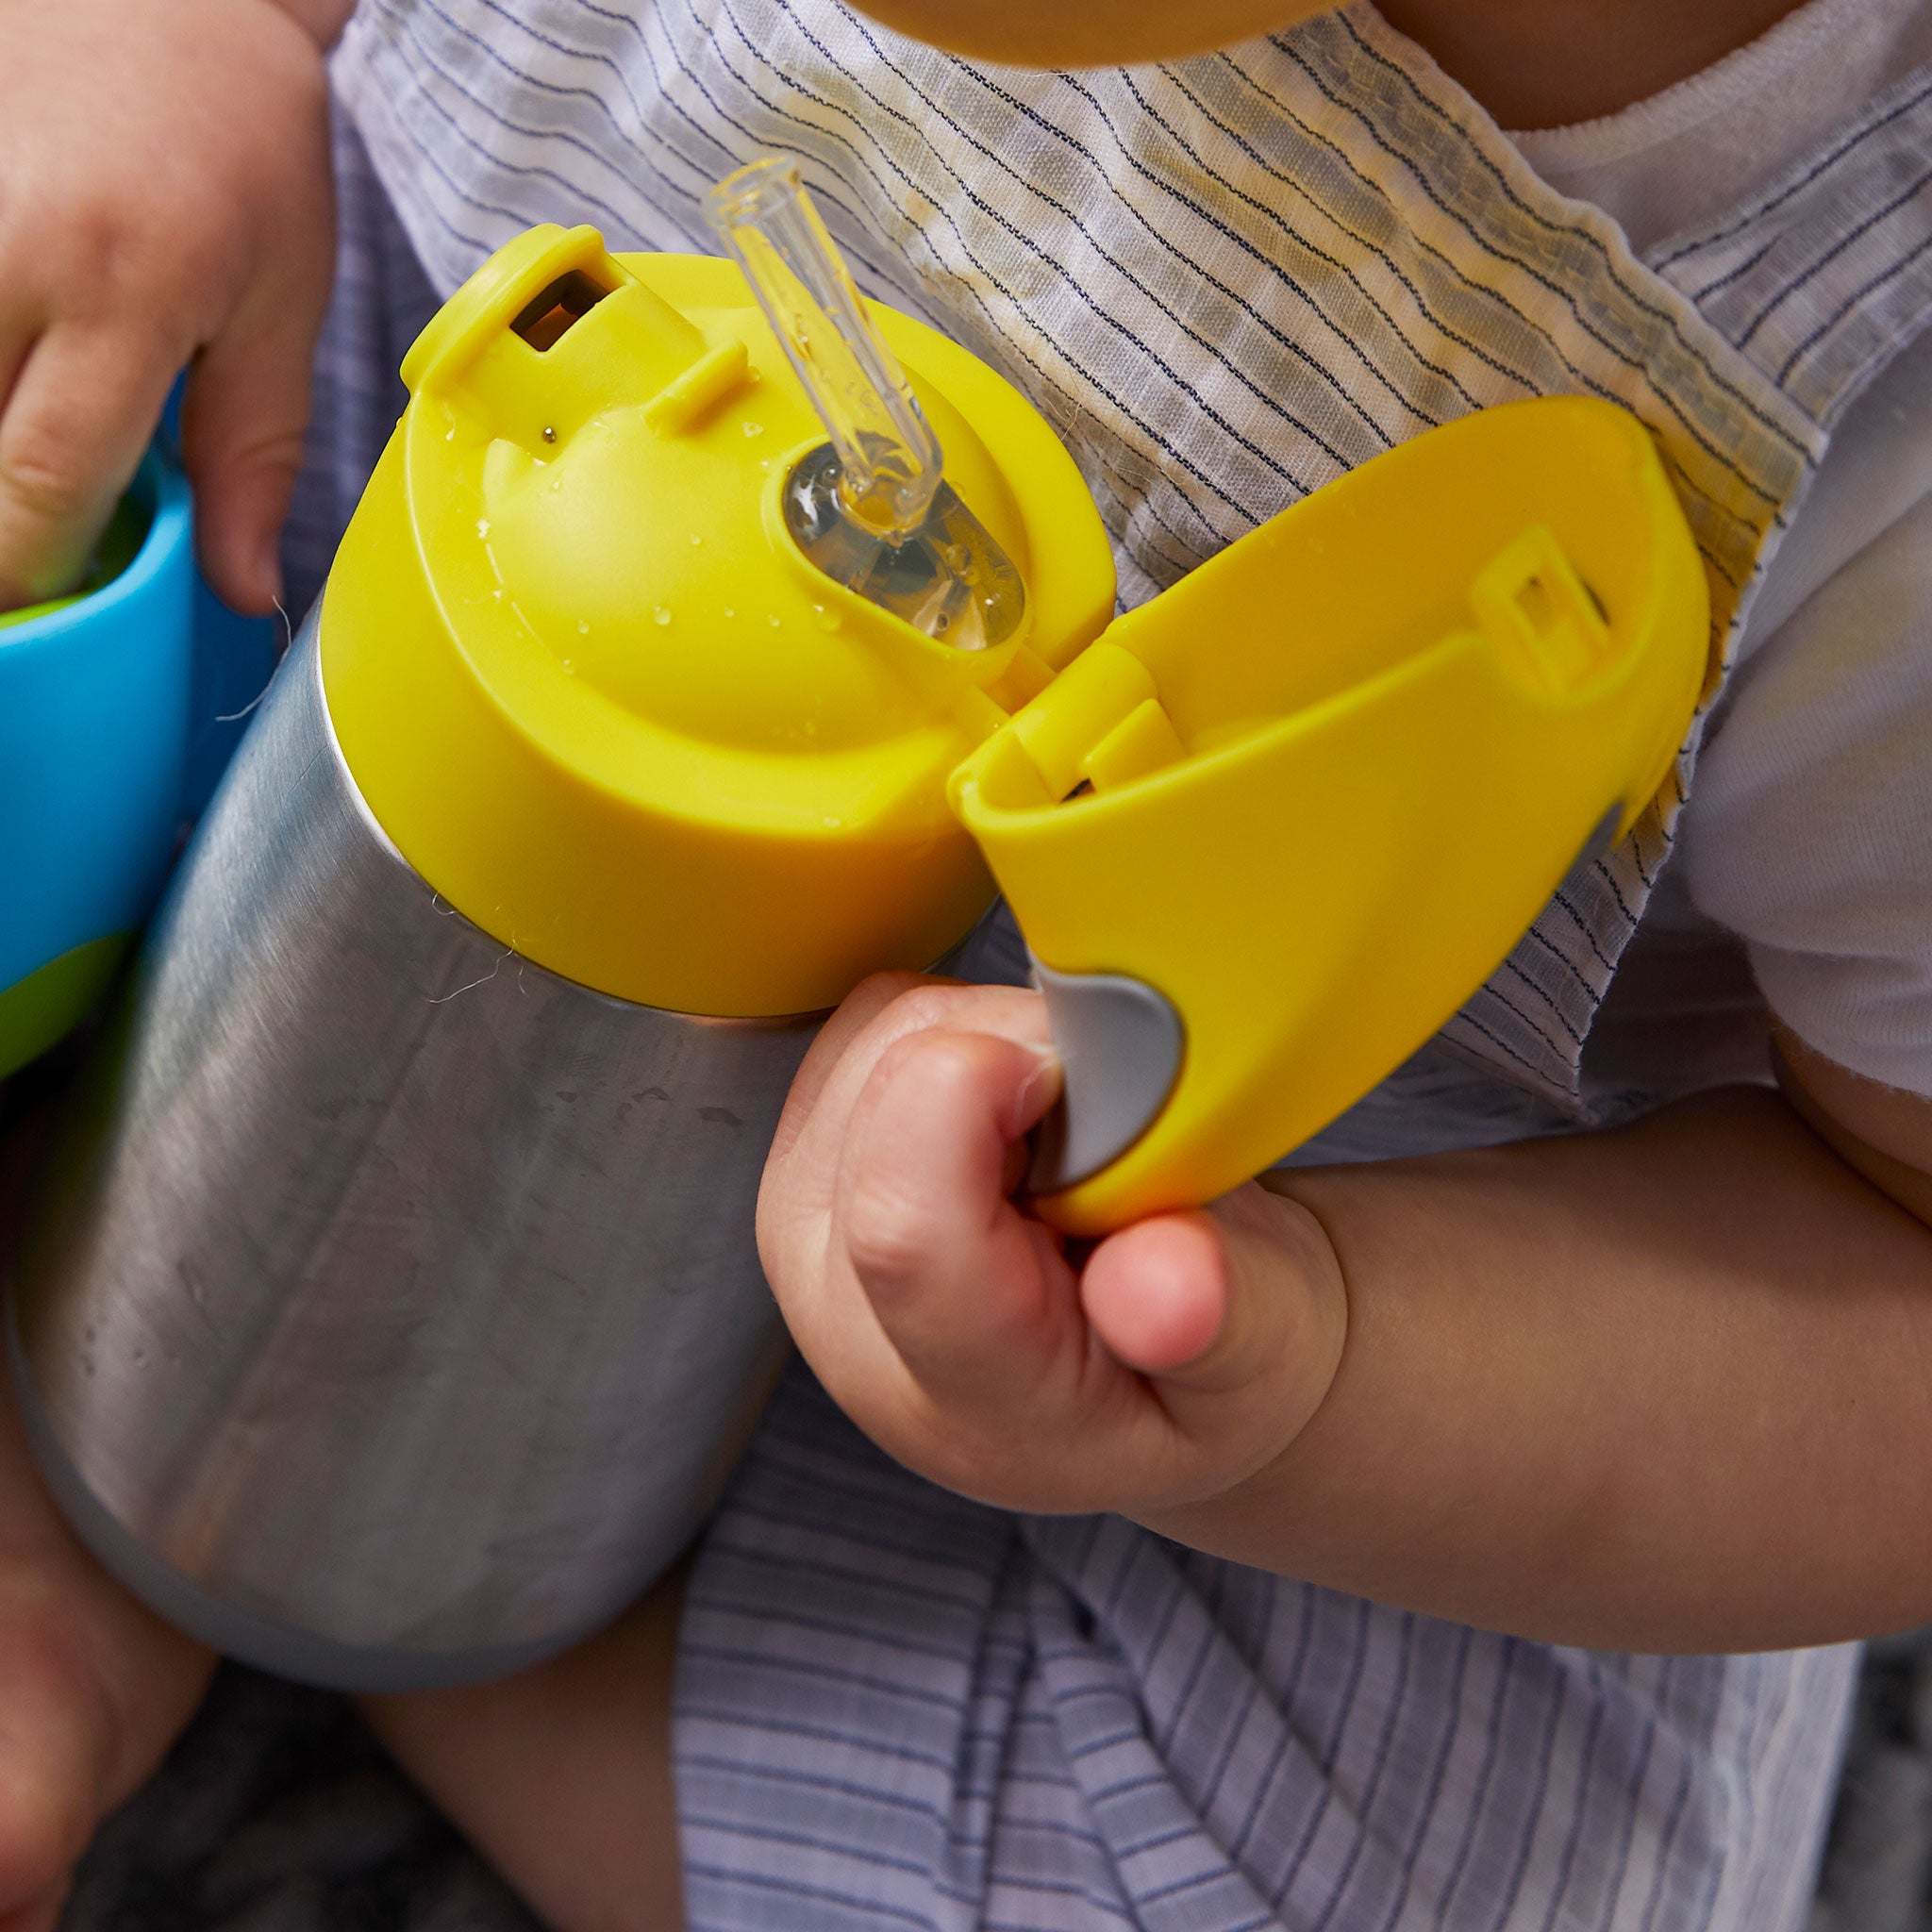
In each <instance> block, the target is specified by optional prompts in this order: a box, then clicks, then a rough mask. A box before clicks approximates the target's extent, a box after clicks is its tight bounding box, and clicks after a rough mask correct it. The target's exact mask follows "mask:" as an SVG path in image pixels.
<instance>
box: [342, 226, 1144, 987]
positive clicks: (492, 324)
mask: <svg viewBox="0 0 1932 1932" xmlns="http://www.w3.org/2000/svg"><path fill="white" fill-rule="evenodd" d="M874 312H875V314H876V317H877V320H878V321H879V323H880V325H881V327H882V329H883V331H884V333H885V335H886V337H887V340H888V341H890V343H891V347H892V348H893V350H894V351H895V353H896V354H897V355H898V357H899V358H900V359H901V361H902V362H903V363H904V364H905V366H906V369H907V371H908V375H909V376H910V378H911V381H912V385H913V388H914V391H915V392H916V393H917V395H918V397H919V400H920V404H921V407H922V408H924V410H925V412H926V414H927V416H928V418H929V419H930V421H931V422H932V424H933V426H934V428H935V429H936V431H937V432H938V435H939V438H940V441H941V444H942V446H943V447H944V449H945V451H946V456H947V478H948V481H949V482H950V483H951V484H952V486H953V487H954V488H955V489H956V490H957V491H958V494H959V495H960V497H961V498H962V499H963V500H964V501H965V502H966V503H967V505H968V506H969V507H970V508H972V509H973V510H974V512H975V513H976V514H977V515H978V517H979V518H980V519H981V521H982V522H983V523H984V525H986V527H987V528H988V529H989V530H990V531H991V534H992V535H993V537H994V538H995V539H996V540H997V541H998V542H999V544H1000V546H1001V547H1002V548H1003V549H1004V550H1005V552H1006V553H1007V555H1008V557H1009V558H1012V560H1013V561H1014V563H1015V564H1016V565H1017V566H1018V568H1019V570H1020V573H1021V575H1022V576H1023V577H1024V580H1025V583H1026V589H1027V602H1026V616H1025V620H1024V623H1023V625H1022V626H1021V628H1020V630H1019V631H1018V632H1017V633H1016V634H1015V635H1013V636H1011V637H1010V638H1008V639H1007V640H1006V641H1002V642H1001V643H999V644H997V645H995V646H993V647H991V648H990V649H987V650H984V651H978V652H969V651H962V650H958V649H955V648H953V647H952V646H949V645H947V644H944V643H941V642H938V641H933V640H932V639H929V638H927V637H924V636H923V635H922V634H921V633H920V632H918V631H917V630H915V629H913V628H912V626H911V625H908V624H907V623H905V622H904V621H902V620H901V619H899V618H897V617H894V616H892V615H891V614H890V613H888V612H887V611H885V610H883V609H881V608H878V607H877V606H875V605H874V604H872V603H871V602H869V601H867V600H866V599H865V598H863V597H861V596H858V595H857V594H856V593H854V592H853V591H847V590H845V589H842V588H841V586H840V585H838V584H836V583H834V582H833V581H832V580H830V579H829V578H827V577H825V576H824V575H822V574H821V573H819V572H818V571H817V570H815V569H814V568H813V567H812V566H811V564H809V563H808V561H807V560H806V558H804V557H803V556H802V555H801V553H800V552H799V550H798V547H797V545H796V544H795V543H794V542H793V541H792V540H791V536H790V534H789V533H788V531H787V529H786V527H785V522H784V513H783V508H782V502H781V491H782V489H783V486H784V484H785V482H786V479H787V477H788V476H789V475H790V474H791V469H792V468H793V466H794V465H795V464H796V462H797V461H798V459H799V458H801V457H802V456H803V455H805V454H806V453H807V452H808V451H809V450H811V449H813V448H815V447H816V446H817V445H819V444H820V443H822V442H823V441H824V432H823V430H822V429H821V427H820V426H819V424H818V420H817V418H816V417H815V416H814V415H813V413H812V411H811V409H810V407H809V405H808V401H807V398H806V396H805V394H804V392H803V391H802V389H801V388H800V386H799V384H798V381H797V379H796V377H795V376H794V375H792V374H791V369H790V368H789V367H788V365H787V363H786V360H785V358H784V356H783V355H782V353H781V352H780V350H779V348H778V346H777V344H776V342H775V341H774V339H773V337H772V336H771V334H770V331H769V329H768V328H767V325H766V324H765V322H764V319H763V317H762V315H761V314H760V313H759V311H758V308H757V307H756V305H755V303H754V301H753V299H752V296H751V294H750V292H749V291H748V290H747V288H746V286H745V284H744V281H743V278H742V276H741V274H740V272H739V270H738V269H737V268H736V267H735V266H734V265H732V264H730V263H728V262H725V261H722V260H717V259H713V258H706V257H679V256H624V257H614V256H611V255H609V254H608V253H607V252H606V250H605V249H604V246H603V244H602V242H601V241H600V240H599V238H598V236H597V234H596V232H595V231H594V230H593V229H591V228H577V229H575V230H572V231H570V232H565V231H563V230H561V229H558V228H556V227H544V228H539V229H535V230H533V231H532V232H531V233H529V234H527V235H525V236H524V237H522V238H520V239H519V240H518V241H517V242H513V243H511V244H510V245H509V246H508V248H506V249H504V250H503V251H502V252H501V253H500V254H499V255H497V256H496V257H495V258H492V259H491V261H490V262H489V263H488V264H487V265H486V266H485V267H484V268H483V269H482V270H481V271H479V272H478V274H477V275H475V277H473V279H472V280H471V281H470V282H469V283H468V284H466V285H465V287H464V288H463V289H462V290H461V291H458V294H457V295H456V296H455V297H454V298H453V299H452V300H451V302H450V303H449V304H448V306H447V307H446V308H444V309H443V310H442V311H441V314H439V315H438V316H437V318H436V319H435V320H434V321H433V322H432V323H431V324H430V325H429V326H428V327H427V328H426V329H425V331H424V333H423V335H422V337H421V338H420V340H419V341H417V342H416V344H415V346H414V347H413V348H412V349H411V350H410V352H409V355H408V358H407V359H406V361H405V362H404V365H403V374H404V378H405V380H406V382H407V383H408V387H409V390H410V401H409V405H408V409H407V410H406V411H405V413H404V416H403V418H402V421H401V423H400V424H399V425H398V426H397V429H396V432H395V435H394V437H393V439H392V440H391V443H390V445H389V448H388V450H387V452H386V453H385V455H384V457H383V458H382V461H381V464H380V467H379V468H378V470H377V472H376V475H375V479H374V481H373V482H372V483H371V485H370V488H369V491H368V492H367V494H366V495H365V496H364V498H363V502H362V505H361V507H360V508H359V509H358V512H357V514H356V517H355V519H354V521H353V523H352V524H351V525H350V528H349V531H348V534H347V536H346V537H345V539H344V541H343V543H342V547H341V554H340V556H339V557H338V558H337V562H336V567H335V570H334V572H333V573H332V575H331V576H330V579H329V584H328V589H327V591H326V594H325V601H324V606H323V615H322V635H321V650H322V671H323V680H324V688H325V692H326V695H327V699H328V708H329V714H330V718H331V720H332V722H333V724H334V726H335V730H336V732H337V735H338V739H339V741H340V743H341V750H342V754H343V757H344V758H345V760H346V761H347V763H348V766H349V769H350V770H351V772H352V773H353V774H354V775H355V778H356V781H357V784H358V788H359V789H360V791H361V792H362V794H363V797H364V799H365V800H366V801H367V803H368V805H369V807H370V808H371V810H372V811H373V812H374V814H375V818H376V820H377V822H378V823H379V824H380V825H381V826H382V828H383V830H384V831H385V833H387V835H388V836H389V838H390V839H391V841H393V842H394V843H395V845H396V846H397V847H398V849H399V850H400V851H401V852H402V853H403V855H404V857H405V858H408V861H409V863H410V864H411V865H412V866H413V867H414V868H415V869H416V870H417V871H418V872H419V873H420V874H422V875H423V877H424V878H425V880H427V881H428V882H429V884H430V885H431V886H433V887H434V888H435V889H436V891H439V892H440V893H441V895H442V896H443V897H444V898H445V899H446V900H447V901H448V902H449V903H450V904H451V905H452V906H454V907H456V908H458V910H459V911H461V912H462V913H463V914H464V915H465V916H466V917H468V918H469V919H470V920H472V921H473V922H475V924H477V925H479V926H481V927H482V928H483V929H484V930H486V931H487V932H490V933H491V934H492V935H494V936H495V937H496V938H497V939H499V940H500V941H502V942H503V943H504V944H505V945H506V946H509V947H514V948H515V949H516V951H517V952H519V953H520V954H522V955H524V956H525V957H526V958H530V959H532V960H535V961H537V962H538V963H539V964H541V965H543V966H546V967H548V968H550V969H551V970H552V971H554V972H556V973H558V974H563V975H564V976H566V977H568V978H571V979H575V980H577V981H579V982H581V983H582V984H584V985H587V986H590V987H592V988H595V989H596V990H598V991H603V992H608V993H612V994H616V995H618V996H621V997H623V998H626V999H631V1000H636V1001H640V1002H642V1003H644V1004H647V1005H651V1006H657V1007H667V1008H676V1009H679V1010H682V1011H686V1012H692V1013H701V1014H714V1015H734V1016H742V1015H773V1014H782V1013H792V1012H806V1011H812V1010H815V1009H817V1008H823V1007H827V1006H831V1005H833V1004H835V1003H836V1002H837V1001H838V1000H839V999H841V997H842V996H843V995H844V994H845V993H846V992H847V991H849V990H850V989H851V987H852V985H853V984H854V983H855V982H856V981H857V980H858V978H860V977H862V976H863V975H864V974H866V973H868V972H871V971H874V970H876V969H878V968H880V967H885V966H904V967H911V968H917V967H923V966H925V965H928V964H930V963H931V962H932V961H933V960H935V959H936V958H939V957H940V956H941V954H943V953H944V952H945V951H946V950H947V949H948V948H949V947H950V946H951V945H953V944H954V943H955V942H957V941H958V940H959V939H960V938H961V937H963V935H964V934H965V933H966V932H967V931H968V930H969V929H970V928H971V926H972V924H973V923H974V920H975V919H977V918H978V916H979V915H980V913H981V912H982V911H983V910H984V908H985V907H986V906H987V905H988V904H989V903H990V901H991V896H992V891H993V888H992V884H991V879H990V877H989V876H988V874H987V871H986V868H985V865H984V862H983V860H982V859H981V858H980V857H979V854H978V852H977V850H976V848H975V847H974V842H973V840H972V838H971V837H970V835H969V834H968V833H967V832H966V831H965V829H964V828H963V827H962V826H961V825H960V824H958V821H957V820H956V819H955V818H954V817H953V815H952V814H951V813H950V812H949V811H948V809H947V805H946V779H947V775H948V774H949V773H950V772H951V771H952V770H953V768H954V767H955V766H957V765H958V763H959V761H960V760H961V759H962V758H964V757H966V755H967V754H968V753H970V752H971V751H972V750H973V749H974V747H975V746H976V745H978V744H979V743H980V742H982V741H984V740H985V739H986V737H987V736H988V735H989V733H991V731H993V730H995V729H997V728H998V727H999V726H1000V725H1002V724H1005V722H1006V720H1007V718H1008V714H1009V713H1010V712H1011V711H1012V710H1014V709H1016V708H1018V707H1019V706H1020V705H1022V704H1024V702H1025V700H1026V699H1028V698H1030V697H1032V696H1033V695H1034V694H1035V693H1036V692H1037V691H1039V690H1040V689H1041V687H1042V686H1043V685H1044V684H1045V683H1046V682H1047V680H1048V679H1049V678H1050V676H1051V675H1052V674H1053V672H1054V671H1055V670H1057V669H1058V667H1059V666H1060V665H1063V664H1064V663H1066V662H1067V661H1068V659H1069V658H1072V657H1073V656H1074V653H1075V652H1077V651H1078V650H1079V649H1080V647H1081V646H1082V645H1083V644H1085V643H1086V642H1087V641H1089V640H1090V639H1091V638H1092V637H1093V636H1095V635H1096V634H1097V632H1098V631H1099V630H1100V629H1101V628H1102V626H1103V625H1105V624H1106V623H1107V621H1108V618H1109V616H1110V615H1111V613H1112V606H1113V596H1114V577H1113V566H1112V559H1111V556H1110V553H1109V551H1108V544H1107V539H1106V534H1105V531H1104V530H1103V528H1102V526H1101V524H1100V520H1099V517H1098V514H1097V512H1096V511H1095V509H1094V508H1093V504H1092V500H1091V497H1090V496H1089V494H1088V492H1087V490H1086V487H1085V486H1084V484H1083V483H1082V482H1081V480H1080V476H1079V474H1078V472H1077V471H1076V469H1075V468H1074V463H1073V461H1072V459H1071V458H1069V457H1068V455H1067V454H1066V452H1065V450H1064V449H1063V448H1062V447H1061V446H1060V444H1059V442H1058V440H1057V439H1056V438H1055V436H1054V435H1053V432H1052V431H1051V429H1050V428H1049V427H1048V426H1047V425H1046V424H1045V422H1044V421H1043V420H1042V419H1041V417H1040V416H1039V415H1038V414H1037V413H1036V412H1035V411H1034V410H1033V409H1032V408H1031V407H1030V406H1029V405H1028V404H1026V403H1025V402H1024V400H1023V399H1022V398H1021V397H1020V396H1019V395H1018V394H1017V393H1016V392H1015V391H1013V390H1012V389H1011V388H1010V387H1009V386H1008V384H1007V383H1005V382H1004V381H1003V380H1002V379H1001V378H1000V377H999V376H998V375H995V374H994V373H993V372H992V371H991V370H990V369H988V368H987V367H986V366H985V365H984V364H983V363H981V362H979V361H978V360H976V359H975V358H974V357H972V356H971V355H969V354H968V353H967V352H966V351H964V350H963V349H960V348H958V347H957V346H956V345H954V344H953V343H951V342H949V341H946V340H945V339H944V338H943V337H941V336H940V335H938V334H937V333H936V332H934V331H933V330H931V329H928V328H926V327H924V325H921V324H919V323H916V322H914V321H911V320H910V319H909V318H907V317H905V316H902V315H898V314H896V313H894V312H892V311H890V310H886V309H876V310H875V311H874Z"/></svg>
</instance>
